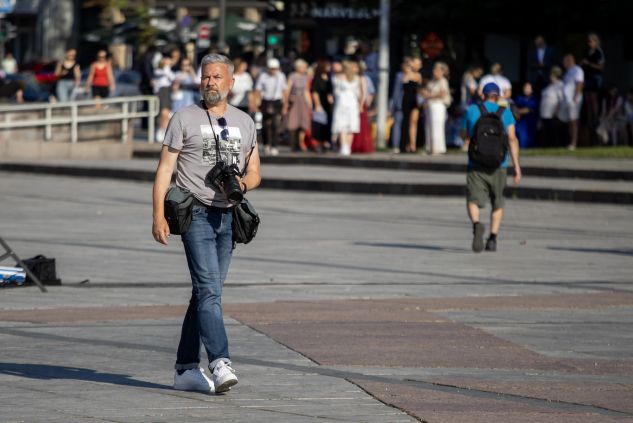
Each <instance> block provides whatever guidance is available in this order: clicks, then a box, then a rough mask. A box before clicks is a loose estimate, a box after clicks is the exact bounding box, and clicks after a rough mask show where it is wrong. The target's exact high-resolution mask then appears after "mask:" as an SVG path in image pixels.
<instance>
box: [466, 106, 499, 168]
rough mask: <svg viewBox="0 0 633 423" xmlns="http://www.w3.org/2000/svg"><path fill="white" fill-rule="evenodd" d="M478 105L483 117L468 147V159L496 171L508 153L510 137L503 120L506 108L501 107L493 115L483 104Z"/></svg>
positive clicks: (480, 118)
mask: <svg viewBox="0 0 633 423" xmlns="http://www.w3.org/2000/svg"><path fill="white" fill-rule="evenodd" d="M477 105H478V106H479V111H480V112H481V116H480V117H479V119H478V120H477V123H476V124H475V130H474V136H473V138H472V139H471V140H470V145H469V146H468V157H469V158H470V160H472V161H473V162H474V163H476V164H478V165H480V166H482V167H484V168H487V169H496V168H498V167H500V166H501V164H502V163H503V161H504V159H505V156H506V153H507V152H508V135H507V134H506V132H505V129H504V127H503V120H502V118H501V116H502V115H503V112H504V111H505V107H502V106H500V107H499V108H498V109H497V111H496V112H494V113H491V112H489V111H488V110H486V108H485V107H484V105H483V104H481V103H478V104H477Z"/></svg>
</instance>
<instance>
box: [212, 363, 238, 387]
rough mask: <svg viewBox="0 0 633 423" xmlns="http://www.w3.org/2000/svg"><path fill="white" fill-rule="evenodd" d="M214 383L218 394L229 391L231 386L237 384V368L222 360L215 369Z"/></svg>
mask: <svg viewBox="0 0 633 423" xmlns="http://www.w3.org/2000/svg"><path fill="white" fill-rule="evenodd" d="M213 384H214V386H215V393H216V394H218V393H220V392H226V391H228V390H229V389H231V386H233V385H235V384H237V376H235V370H233V368H232V367H231V366H229V365H228V364H226V363H225V362H224V361H220V362H219V363H218V364H216V366H215V369H213Z"/></svg>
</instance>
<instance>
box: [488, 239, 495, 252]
mask: <svg viewBox="0 0 633 423" xmlns="http://www.w3.org/2000/svg"><path fill="white" fill-rule="evenodd" d="M486 251H497V240H496V239H492V238H488V241H486Z"/></svg>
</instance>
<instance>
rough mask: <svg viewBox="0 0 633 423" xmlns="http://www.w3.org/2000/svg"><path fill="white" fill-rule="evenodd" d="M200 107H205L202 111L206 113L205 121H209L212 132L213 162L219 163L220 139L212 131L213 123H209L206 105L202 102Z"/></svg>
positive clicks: (209, 117)
mask: <svg viewBox="0 0 633 423" xmlns="http://www.w3.org/2000/svg"><path fill="white" fill-rule="evenodd" d="M202 105H203V106H205V108H204V111H205V112H206V113H207V119H209V126H211V132H213V139H214V140H215V162H216V163H217V162H219V161H221V158H220V138H219V137H218V134H216V133H215V129H213V122H211V115H210V114H209V111H208V110H207V108H206V104H205V103H204V101H203V102H202Z"/></svg>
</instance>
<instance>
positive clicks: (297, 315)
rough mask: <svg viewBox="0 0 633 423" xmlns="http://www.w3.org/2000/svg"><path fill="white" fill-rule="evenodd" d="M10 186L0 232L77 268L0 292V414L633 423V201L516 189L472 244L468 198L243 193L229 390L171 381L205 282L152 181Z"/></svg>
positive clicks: (82, 418) (27, 417)
mask: <svg viewBox="0 0 633 423" xmlns="http://www.w3.org/2000/svg"><path fill="white" fill-rule="evenodd" d="M264 176H265V168H264ZM0 177H1V178H2V183H0V198H1V199H2V207H0V236H2V237H3V238H4V239H5V240H6V241H7V242H8V243H9V244H10V245H11V247H13V249H14V250H15V251H16V252H17V253H18V254H20V255H21V256H22V258H27V257H31V256H34V255H37V254H44V255H46V256H50V257H54V258H55V259H56V260H57V271H58V275H59V277H61V278H62V280H63V285H62V286H61V287H49V292H48V293H40V292H39V290H38V289H37V288H36V287H22V288H15V289H2V290H0V319H2V322H3V323H2V325H1V326H0V352H1V354H2V356H1V358H0V423H8V422H59V423H62V422H64V423H67V422H73V423H74V422H122V423H123V422H176V421H178V422H209V421H227V422H228V421H231V422H308V421H331V422H416V421H418V422H420V421H426V422H429V423H436V422H446V423H448V422H470V423H478V422H487V423H488V422H493V423H494V422H499V423H501V422H504V423H507V422H552V423H553V422H574V423H576V422H581V423H584V422H620V421H632V422H633V329H632V328H633V276H632V275H633V248H632V246H633V207H632V206H630V205H626V206H622V205H610V204H587V203H571V202H552V201H548V202H539V201H530V200H512V199H510V200H509V201H508V207H507V215H506V219H505V221H504V225H503V227H502V232H501V235H500V237H499V251H498V252H497V253H482V254H474V253H472V251H471V250H470V242H471V226H470V224H469V223H468V221H467V217H466V212H465V204H464V200H463V199H461V198H457V197H446V198H440V197H429V196H383V195H355V194H343V193H338V194H335V193H323V192H300V191H277V190H259V191H254V192H252V193H249V194H248V196H249V198H250V199H251V200H252V202H253V203H254V204H255V206H256V207H257V209H258V211H259V212H260V214H261V217H262V226H261V229H260V232H259V233H258V235H257V238H256V239H255V241H254V242H253V243H252V244H249V245H247V246H239V247H238V249H237V250H236V251H235V253H234V257H233V263H232V266H231V270H230V274H229V280H228V281H227V284H226V285H225V289H224V295H223V300H224V311H225V317H226V321H227V330H228V333H229V339H230V346H231V355H232V359H233V361H234V365H235V368H236V370H237V375H238V377H239V379H240V383H239V384H238V385H237V386H236V387H235V388H234V389H233V390H232V391H231V392H230V393H228V394H227V395H218V396H214V395H205V394H201V393H193V392H180V391H175V390H173V389H171V384H172V382H173V361H174V359H175V350H176V347H177V341H178V338H179V331H180V324H181V321H182V317H183V315H184V310H185V308H186V304H187V301H188V296H189V292H190V282H189V279H188V271H187V268H186V261H185V257H184V254H183V251H182V245H181V243H180V239H179V237H177V236H172V237H171V239H170V245H169V246H167V247H164V246H161V245H159V244H157V243H156V242H155V241H153V239H152V237H151V233H150V229H151V213H152V210H151V188H152V185H151V183H150V182H142V181H126V180H109V179H90V178H81V177H69V176H51V175H36V174H28V173H19V172H0ZM485 222H486V224H487V222H488V219H487V218H486V219H485ZM2 264H3V265H12V264H13V263H10V260H5V262H3V263H2Z"/></svg>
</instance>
